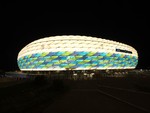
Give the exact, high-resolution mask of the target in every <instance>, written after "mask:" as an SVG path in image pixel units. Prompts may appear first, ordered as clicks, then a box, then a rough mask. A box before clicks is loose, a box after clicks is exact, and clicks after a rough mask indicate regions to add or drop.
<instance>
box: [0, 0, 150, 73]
mask: <svg viewBox="0 0 150 113" xmlns="http://www.w3.org/2000/svg"><path fill="white" fill-rule="evenodd" d="M26 5H27V4H21V3H5V4H4V6H3V7H2V9H3V12H2V14H1V17H2V21H1V22H2V25H1V28H2V35H1V44H0V48H1V55H0V56H1V63H0V70H6V71H9V70H19V68H18V66H17V55H18V53H19V51H20V50H21V49H22V48H23V47H24V46H26V45H27V44H29V43H30V42H32V41H34V40H37V39H40V38H44V37H49V36H57V35H85V36H94V37H98V38H104V39H109V40H114V41H118V42H122V43H124V44H128V45H130V46H132V47H134V48H135V49H136V50H137V52H138V55H139V63H138V65H137V68H138V69H139V68H142V69H147V68H150V63H149V57H150V55H149V53H148V51H149V46H148V45H149V39H148V38H147V37H148V36H149V35H148V22H149V21H148V11H147V9H146V4H142V3H137V4H135V3H131V2H128V1H127V2H123V3H121V2H120V3H117V2H115V3H105V2H103V3H101V4H100V6H99V7H97V6H96V8H93V10H91V8H90V10H89V8H88V7H86V8H85V9H84V8H83V9H84V10H79V9H78V10H71V7H68V8H70V10H67V9H66V10H63V9H62V8H63V7H60V10H58V11H56V10H52V9H53V8H50V9H49V7H48V5H47V4H46V3H43V4H40V3H38V4H36V5H33V4H29V6H28V7H27V6H26ZM33 6H34V7H33ZM106 7H107V8H106ZM77 8H78V7H77ZM80 8H81V7H80ZM61 9H62V10H61ZM72 9H74V7H73V8H72ZM86 9H87V10H86Z"/></svg>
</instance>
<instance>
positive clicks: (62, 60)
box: [17, 35, 138, 71]
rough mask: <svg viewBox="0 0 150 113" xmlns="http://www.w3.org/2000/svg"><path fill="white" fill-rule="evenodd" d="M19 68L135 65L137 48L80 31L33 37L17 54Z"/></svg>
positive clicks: (87, 67) (41, 69)
mask: <svg viewBox="0 0 150 113" xmlns="http://www.w3.org/2000/svg"><path fill="white" fill-rule="evenodd" d="M17 62H18V67H19V68H20V70H22V71H55V70H58V71H59V70H68V69H70V70H106V69H134V68H136V66H137V64H138V53H137V51H136V50H135V49H134V48H133V47H131V46H129V45H127V44H123V43H120V42H116V41H112V40H107V39H103V38H97V37H91V36H79V35H75V36H74V35H62V36H51V37H46V38H42V39H38V40H35V41H33V42H31V43H29V44H28V45H26V46H25V47H24V48H23V49H22V50H21V51H20V52H19V54H18V58H17Z"/></svg>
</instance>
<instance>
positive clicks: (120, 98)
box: [0, 77, 150, 113]
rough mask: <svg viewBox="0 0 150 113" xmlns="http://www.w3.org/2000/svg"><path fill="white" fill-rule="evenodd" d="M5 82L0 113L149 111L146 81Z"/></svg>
mask: <svg viewBox="0 0 150 113" xmlns="http://www.w3.org/2000/svg"><path fill="white" fill-rule="evenodd" d="M7 83H8V84H9V85H7ZM7 83H0V113H37V112H39V113H50V112H51V113H83V112H86V113H112V112H115V113H146V112H150V107H149V106H150V79H149V78H108V77H104V78H100V79H97V80H58V79H57V80H47V81H46V82H45V81H44V82H43V83H42V82H41V81H38V80H37V81H32V80H21V81H15V80H13V81H12V82H7Z"/></svg>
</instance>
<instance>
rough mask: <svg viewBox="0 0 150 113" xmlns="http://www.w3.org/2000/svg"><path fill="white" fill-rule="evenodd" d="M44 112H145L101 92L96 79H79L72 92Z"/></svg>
mask: <svg viewBox="0 0 150 113" xmlns="http://www.w3.org/2000/svg"><path fill="white" fill-rule="evenodd" d="M72 84H73V83H72ZM109 93H110V92H109ZM43 112H44V113H48V112H52V113H112V112H113V113H144V111H141V110H139V109H136V108H134V107H132V106H130V105H128V104H125V103H122V102H119V101H117V100H115V99H113V98H110V97H108V96H106V95H103V94H101V93H99V92H98V89H97V82H96V81H78V82H76V83H74V84H73V86H72V89H71V90H70V92H68V93H66V94H65V95H64V96H63V97H61V98H59V99H57V100H56V101H55V102H54V103H53V104H52V105H50V106H49V107H48V108H47V109H45V110H44V111H43Z"/></svg>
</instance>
